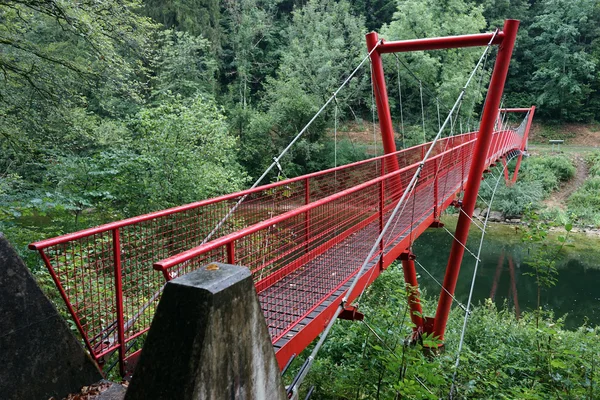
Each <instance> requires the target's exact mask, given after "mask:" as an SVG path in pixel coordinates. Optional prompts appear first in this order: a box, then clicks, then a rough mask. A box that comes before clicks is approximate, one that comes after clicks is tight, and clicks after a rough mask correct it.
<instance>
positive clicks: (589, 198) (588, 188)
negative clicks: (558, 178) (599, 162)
mask: <svg viewBox="0 0 600 400" xmlns="http://www.w3.org/2000/svg"><path fill="white" fill-rule="evenodd" d="M568 204H569V208H570V209H571V211H573V212H574V213H575V214H576V215H577V217H578V219H579V221H580V222H582V221H587V222H591V223H593V224H594V225H600V176H593V177H591V178H590V179H588V180H587V181H585V183H584V184H583V186H582V187H580V188H579V189H577V191H575V193H573V194H572V195H571V197H570V198H569V201H568Z"/></svg>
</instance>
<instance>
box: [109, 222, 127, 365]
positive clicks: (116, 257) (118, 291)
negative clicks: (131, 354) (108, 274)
mask: <svg viewBox="0 0 600 400" xmlns="http://www.w3.org/2000/svg"><path fill="white" fill-rule="evenodd" d="M112 240H113V243H112V245H113V262H114V273H115V297H116V298H115V302H116V304H115V305H116V308H117V310H116V311H117V335H118V340H119V372H121V376H125V373H126V369H127V368H126V367H127V366H126V365H125V357H127V347H126V346H125V317H124V315H123V276H122V268H121V235H120V233H119V228H116V229H113V231H112Z"/></svg>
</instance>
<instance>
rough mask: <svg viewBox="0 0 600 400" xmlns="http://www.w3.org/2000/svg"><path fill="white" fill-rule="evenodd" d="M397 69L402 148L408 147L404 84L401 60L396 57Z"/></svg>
mask: <svg viewBox="0 0 600 400" xmlns="http://www.w3.org/2000/svg"><path fill="white" fill-rule="evenodd" d="M396 71H397V72H398V98H399V100H400V134H401V135H402V148H406V145H405V143H404V110H403V108H404V107H403V105H402V85H401V81H400V60H399V59H398V58H396Z"/></svg>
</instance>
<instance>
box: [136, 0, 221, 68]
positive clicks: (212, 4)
mask: <svg viewBox="0 0 600 400" xmlns="http://www.w3.org/2000/svg"><path fill="white" fill-rule="evenodd" d="M219 3H220V2H219V0H144V10H145V12H146V15H148V16H149V17H151V18H152V19H154V20H155V21H157V22H159V23H161V24H162V25H163V26H164V27H166V28H168V29H173V30H178V31H183V32H187V33H189V34H191V35H193V36H201V37H204V38H206V39H208V41H209V43H210V44H211V49H212V52H213V56H215V57H217V56H218V55H219V54H220V51H221V37H222V31H221V25H220V24H221V8H220V4H219Z"/></svg>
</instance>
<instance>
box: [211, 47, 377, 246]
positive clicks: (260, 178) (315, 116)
mask: <svg viewBox="0 0 600 400" xmlns="http://www.w3.org/2000/svg"><path fill="white" fill-rule="evenodd" d="M380 43H381V41H379V42H377V44H376V45H375V46H374V47H373V48H372V49H371V51H370V52H369V53H368V54H367V55H366V56H365V57H364V58H363V59H362V61H361V62H360V63H359V64H358V66H357V67H356V68H355V69H354V70H353V71H352V73H351V74H350V75H348V77H347V78H346V79H345V80H344V82H343V83H342V84H341V85H340V86H339V87H338V88H337V89H336V90H335V92H333V94H332V95H331V97H329V99H327V101H326V102H325V103H324V104H323V106H321V108H320V109H319V111H317V113H316V114H315V115H314V116H313V117H312V118H311V119H310V121H308V123H307V124H306V125H305V126H304V128H302V129H301V130H300V132H298V134H297V135H296V136H295V137H294V139H292V141H291V142H290V143H289V144H288V145H287V146H286V147H285V148H284V149H283V150H282V151H281V153H279V155H278V156H277V157H274V158H273V162H272V163H271V165H269V167H267V169H266V170H265V171H264V172H263V174H262V175H261V176H260V177H259V178H258V179H257V180H256V182H254V184H253V185H252V186H251V187H250V189H254V188H256V187H257V186H258V185H259V184H260V183H261V182H262V180H263V179H264V178H265V177H266V176H267V175H268V174H269V172H271V170H272V169H273V168H274V167H275V166H276V165H277V164H278V163H279V161H280V160H281V159H282V158H283V156H284V155H285V154H286V153H287V152H288V151H289V150H290V149H291V148H292V146H293V145H294V144H295V143H296V142H297V141H298V140H299V139H300V137H302V135H303V134H304V133H305V132H306V131H307V130H308V128H309V127H310V126H311V125H312V123H313V122H314V121H315V120H316V119H317V118H318V117H319V115H321V113H322V112H323V111H324V110H325V109H326V108H327V106H328V105H329V104H330V103H331V102H332V101H333V100H334V99H335V98H336V96H337V94H338V93H339V92H340V91H341V90H342V89H343V88H344V87H345V86H346V85H347V84H348V83H349V82H350V80H351V79H352V78H353V77H354V75H356V73H357V72H358V71H359V70H360V68H361V67H362V66H363V64H364V63H365V62H366V61H367V60H369V59H370V57H371V54H373V52H374V51H375V50H376V49H377V48H378V47H379V44H380ZM246 197H248V195H247V194H246V195H244V196H242V198H241V199H239V200H238V202H237V203H235V205H234V206H233V207H231V209H230V210H229V212H228V213H227V214H226V215H225V217H223V219H222V220H221V221H219V223H218V224H217V225H216V226H215V228H214V229H213V230H212V231H211V232H210V233H209V234H208V235H207V236H206V238H204V240H203V241H202V244H205V243H206V242H208V241H209V240H210V238H211V237H212V236H213V235H214V234H215V233H216V232H217V231H218V230H219V229H221V227H222V226H223V224H224V223H225V222H226V221H227V220H228V219H229V217H231V215H232V214H233V213H234V212H235V210H237V208H238V207H239V206H240V204H242V202H243V201H244V200H245V199H246Z"/></svg>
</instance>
